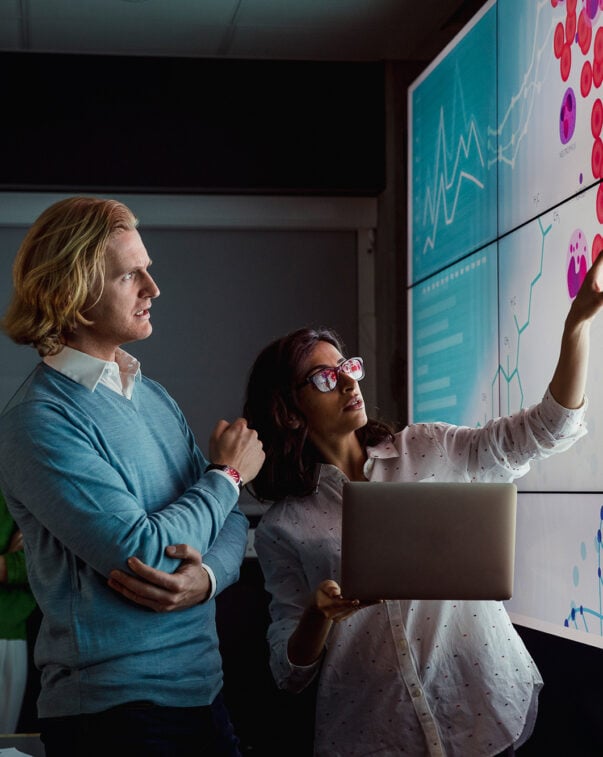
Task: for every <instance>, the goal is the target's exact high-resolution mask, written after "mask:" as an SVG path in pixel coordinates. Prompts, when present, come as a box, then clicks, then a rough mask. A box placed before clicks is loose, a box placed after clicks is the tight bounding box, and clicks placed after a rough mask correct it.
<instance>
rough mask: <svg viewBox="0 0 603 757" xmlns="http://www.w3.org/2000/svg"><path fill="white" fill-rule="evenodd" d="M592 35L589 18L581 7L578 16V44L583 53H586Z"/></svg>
mask: <svg viewBox="0 0 603 757" xmlns="http://www.w3.org/2000/svg"><path fill="white" fill-rule="evenodd" d="M592 37H593V27H592V24H591V22H590V18H589V17H588V15H587V13H586V9H585V8H583V9H582V11H581V12H580V15H579V17H578V44H579V45H580V50H582V53H583V55H586V53H587V52H588V49H589V47H590V43H591V40H592Z"/></svg>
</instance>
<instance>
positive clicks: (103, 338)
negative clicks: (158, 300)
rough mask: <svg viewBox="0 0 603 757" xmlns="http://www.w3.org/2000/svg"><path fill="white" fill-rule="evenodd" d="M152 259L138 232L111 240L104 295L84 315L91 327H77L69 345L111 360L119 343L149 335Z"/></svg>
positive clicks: (154, 287)
mask: <svg viewBox="0 0 603 757" xmlns="http://www.w3.org/2000/svg"><path fill="white" fill-rule="evenodd" d="M150 265H151V260H150V258H149V256H148V253H147V251H146V248H145V246H144V244H143V243H142V239H141V238H140V234H139V233H138V231H136V230H133V231H120V232H118V233H116V234H115V235H113V236H112V237H111V240H110V242H109V245H108V247H107V251H106V257H105V279H104V289H103V294H102V296H101V298H100V299H99V301H98V302H97V303H96V304H95V305H94V306H93V307H92V308H90V309H89V310H87V311H86V312H85V316H86V318H88V319H89V320H91V321H94V323H93V324H92V325H91V326H78V329H77V331H76V333H75V335H74V340H73V341H72V340H70V344H71V346H73V347H75V348H76V349H79V350H82V351H83V352H87V353H88V354H90V355H93V356H94V357H98V358H101V359H103V360H113V359H114V357H115V350H116V349H117V348H118V347H119V346H120V345H122V344H127V343H128V342H135V341H138V340H139V339H146V338H147V337H148V336H149V335H150V334H151V332H152V330H153V327H152V325H151V315H150V307H151V300H152V299H153V298H155V297H158V296H159V289H158V287H157V285H156V284H155V282H154V281H153V278H152V277H151V275H150V274H149V271H148V269H149V267H150Z"/></svg>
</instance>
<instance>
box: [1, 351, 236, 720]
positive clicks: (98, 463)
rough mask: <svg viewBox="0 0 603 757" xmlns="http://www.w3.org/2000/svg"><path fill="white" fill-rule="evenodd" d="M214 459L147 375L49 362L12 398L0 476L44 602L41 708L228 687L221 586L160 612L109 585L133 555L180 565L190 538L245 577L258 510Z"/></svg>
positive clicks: (185, 696)
mask: <svg viewBox="0 0 603 757" xmlns="http://www.w3.org/2000/svg"><path fill="white" fill-rule="evenodd" d="M206 465H207V460H206V459H205V458H204V457H203V455H202V453H201V452H200V450H199V448H198V447H197V445H196V444H195V441H194V438H193V434H192V432H191V430H190V428H189V427H188V425H187V423H186V421H185V419H184V417H183V415H182V413H181V411H180V410H179V408H178V406H177V405H176V403H175V402H174V401H173V400H172V399H171V397H170V396H169V395H168V393H167V392H166V391H165V389H164V388H163V387H161V386H160V385H159V384H157V383H156V382H154V381H151V380H149V379H147V378H144V377H143V378H142V379H141V380H139V381H137V383H136V386H135V388H134V393H133V396H132V399H131V400H128V399H126V398H125V397H123V396H121V395H119V394H117V393H115V392H112V391H111V390H110V389H108V388H107V387H105V386H102V385H99V386H97V388H96V389H95V391H94V392H91V391H90V390H89V389H87V388H85V387H84V386H82V385H81V384H78V383H76V382H74V381H72V380H71V379H69V378H67V377H66V376H64V375H63V374H61V373H59V372H57V371H55V370H53V369H52V368H50V367H48V366H46V365H44V364H43V363H41V364H39V365H38V366H37V367H36V368H35V369H34V371H33V372H32V373H31V375H30V376H29V377H28V379H27V380H26V381H25V383H24V384H23V385H22V386H21V388H20V389H19V390H18V391H17V393H16V394H15V396H14V397H13V399H12V400H11V401H10V402H9V403H8V405H7V406H6V408H5V409H4V411H3V413H2V415H1V416H0V490H1V491H3V492H4V495H5V497H6V500H7V502H8V506H9V509H10V511H11V514H12V516H13V517H14V519H15V521H16V522H17V524H18V526H19V527H20V528H21V530H22V531H23V535H24V540H25V554H26V560H27V566H28V573H29V580H30V585H31V588H32V590H33V593H34V595H35V597H36V600H37V602H38V604H39V606H40V608H41V610H42V613H43V621H42V626H41V629H40V633H39V637H38V642H37V646H36V664H37V665H38V666H40V667H41V669H42V691H41V695H40V698H39V700H38V712H39V715H40V716H41V717H54V716H62V715H73V714H78V713H86V712H97V711H100V710H103V709H106V708H108V707H112V706H115V705H117V704H120V703H123V702H127V701H131V700H141V699H144V700H152V701H154V702H155V703H157V704H159V705H165V706H194V705H204V704H209V703H210V702H211V701H212V700H213V698H214V697H215V695H216V694H217V692H218V691H219V689H220V688H221V685H222V665H221V658H220V653H219V649H218V638H217V633H216V627H215V602H214V601H213V600H210V601H208V602H205V603H203V604H200V605H197V606H196V607H193V608H190V609H187V610H184V611H181V612H176V613H154V612H152V611H150V610H148V609H146V608H143V607H140V606H138V605H136V604H134V603H131V602H129V601H127V600H125V599H124V598H123V597H122V596H121V595H119V594H118V593H116V592H115V591H113V590H112V589H109V588H108V587H107V576H108V575H109V572H110V570H111V569H113V568H122V569H127V567H126V560H127V558H128V557H130V556H131V555H136V556H138V557H140V559H141V560H143V562H145V563H148V564H150V565H152V566H154V567H156V568H160V569H162V570H168V571H172V570H174V568H175V564H174V560H170V559H169V558H167V557H166V556H165V548H166V547H167V546H168V545H169V544H178V543H188V544H191V545H192V546H194V547H195V548H196V549H198V550H199V551H200V552H201V554H202V555H203V559H204V562H206V563H207V564H208V565H209V566H210V567H211V568H212V570H213V572H214V574H215V576H216V581H217V586H218V590H222V589H224V588H225V587H226V586H228V585H230V584H231V583H233V582H234V581H236V580H237V578H238V576H239V568H240V564H241V561H242V559H243V556H244V551H245V543H246V534H247V526H248V523H247V519H246V517H245V516H244V515H243V513H242V512H241V511H240V510H239V509H238V507H237V506H236V502H237V498H238V497H237V492H236V491H235V488H234V487H233V486H232V485H231V484H230V483H229V482H228V481H227V480H226V478H225V477H224V476H222V475H220V474H219V473H216V472H209V473H207V474H205V473H204V470H205V467H206Z"/></svg>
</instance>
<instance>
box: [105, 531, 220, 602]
mask: <svg viewBox="0 0 603 757" xmlns="http://www.w3.org/2000/svg"><path fill="white" fill-rule="evenodd" d="M166 554H167V555H168V556H169V557H173V558H174V559H178V560H181V561H182V562H181V564H180V566H179V567H178V568H177V569H176V570H175V572H174V573H165V572H164V571H162V570H156V569H155V568H151V567H149V566H148V565H145V563H143V562H141V561H140V560H139V559H138V558H137V557H131V558H130V559H129V560H128V567H129V568H130V570H132V571H133V572H134V573H136V575H137V576H139V578H137V577H136V576H131V575H130V574H128V573H125V572H124V571H122V570H112V571H111V574H110V576H109V581H108V583H109V586H110V587H111V588H112V589H115V591H117V592H119V593H120V594H122V595H123V596H124V597H126V598H127V599H129V600H131V601H132V602H136V604H139V605H144V607H149V608H150V609H151V610H155V612H172V611H173V610H184V609H186V608H187V607H193V606H194V605H197V604H199V603H200V602H203V601H205V600H206V599H207V598H208V597H209V594H210V591H211V583H210V580H209V574H208V572H207V571H206V570H205V568H204V567H203V565H202V562H203V561H202V559H201V554H200V553H199V552H197V550H196V549H194V548H193V547H190V546H189V545H188V544H176V545H175V546H170V547H167V549H166Z"/></svg>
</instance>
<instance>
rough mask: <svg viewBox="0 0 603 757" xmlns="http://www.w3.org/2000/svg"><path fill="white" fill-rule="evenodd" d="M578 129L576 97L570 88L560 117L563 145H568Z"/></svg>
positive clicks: (564, 98) (563, 102)
mask: <svg viewBox="0 0 603 757" xmlns="http://www.w3.org/2000/svg"><path fill="white" fill-rule="evenodd" d="M575 128H576V95H575V94H574V90H573V89H572V88H571V87H568V88H567V90H566V92H565V94H564V95H563V101H562V103H561V113H560V115H559V137H560V139H561V144H563V145H565V144H567V143H568V142H569V141H570V139H571V138H572V137H573V136H574V130H575Z"/></svg>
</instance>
